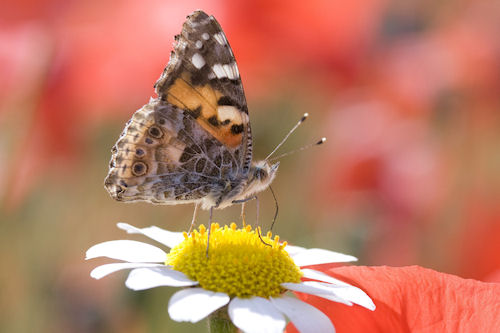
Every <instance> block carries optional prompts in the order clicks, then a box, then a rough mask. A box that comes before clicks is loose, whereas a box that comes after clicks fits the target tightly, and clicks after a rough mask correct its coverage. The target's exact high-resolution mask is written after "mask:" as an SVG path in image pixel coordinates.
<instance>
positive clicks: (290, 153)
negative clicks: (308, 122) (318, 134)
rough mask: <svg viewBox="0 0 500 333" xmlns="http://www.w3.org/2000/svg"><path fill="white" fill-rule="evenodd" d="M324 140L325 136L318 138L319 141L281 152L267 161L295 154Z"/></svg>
mask: <svg viewBox="0 0 500 333" xmlns="http://www.w3.org/2000/svg"><path fill="white" fill-rule="evenodd" d="M325 141H326V138H321V139H320V140H319V141H317V142H314V143H310V144H308V145H305V146H303V147H301V148H298V149H294V150H292V151H289V152H287V153H284V154H281V155H278V156H275V157H273V158H271V159H270V160H269V161H275V160H278V159H280V158H282V157H285V156H288V155H292V154H295V153H296V152H298V151H302V150H304V149H308V148H311V147H312V146H319V145H321V144H323V143H324V142H325Z"/></svg>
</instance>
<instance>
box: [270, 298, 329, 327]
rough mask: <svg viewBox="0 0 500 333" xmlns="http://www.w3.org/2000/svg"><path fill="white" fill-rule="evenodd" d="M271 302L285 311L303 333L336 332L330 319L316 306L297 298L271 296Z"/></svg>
mask: <svg viewBox="0 0 500 333" xmlns="http://www.w3.org/2000/svg"><path fill="white" fill-rule="evenodd" d="M270 300H271V303H272V304H273V305H274V306H275V307H276V308H278V309H279V310H280V311H281V312H283V313H284V314H285V315H286V316H287V317H288V318H290V320H291V321H292V323H293V324H294V325H295V327H296V328H297V330H298V331H299V332H301V333H309V332H310V333H317V332H322V333H323V332H325V333H328V332H335V328H334V327H333V324H332V322H331V321H330V319H329V318H328V317H327V316H326V315H325V314H324V313H323V312H321V311H320V310H318V309H316V308H315V307H314V306H312V305H310V304H307V303H304V302H302V301H301V300H298V299H296V298H292V297H287V296H282V297H276V298H272V297H271V299H270Z"/></svg>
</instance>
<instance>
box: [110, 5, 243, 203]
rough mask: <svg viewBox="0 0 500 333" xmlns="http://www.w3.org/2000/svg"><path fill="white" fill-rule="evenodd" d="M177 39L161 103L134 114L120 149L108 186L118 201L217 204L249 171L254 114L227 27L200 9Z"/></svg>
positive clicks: (114, 157) (161, 89) (160, 94)
mask: <svg viewBox="0 0 500 333" xmlns="http://www.w3.org/2000/svg"><path fill="white" fill-rule="evenodd" d="M207 36H208V37H207ZM176 40H177V43H176V45H175V48H174V51H173V52H172V55H171V58H170V61H169V63H168V65H167V67H166V68H165V71H164V72H163V74H162V76H161V77H160V79H159V80H158V82H157V83H156V85H155V88H156V92H157V94H158V98H157V99H152V100H151V101H150V102H149V103H148V104H146V105H145V106H144V107H142V108H141V109H139V110H138V111H136V112H135V113H134V115H133V117H132V119H131V120H130V121H129V122H128V123H127V125H126V126H125V129H124V131H123V132H122V135H121V136H120V139H119V140H118V141H117V143H116V144H115V146H114V147H113V155H112V158H111V162H110V171H109V174H108V176H107V177H106V180H105V186H106V188H107V190H108V192H109V193H110V194H111V195H112V197H113V198H115V199H117V200H120V201H149V202H153V203H166V204H176V203H188V202H196V201H199V200H203V199H207V198H209V199H210V200H209V201H211V203H210V204H213V203H214V202H215V200H216V199H215V198H216V197H217V196H218V195H220V194H221V193H222V192H223V191H224V188H225V187H226V186H227V182H228V181H229V182H230V183H231V187H237V186H238V185H239V183H241V182H242V179H244V178H246V175H247V174H248V170H249V167H250V162H251V158H252V141H251V130H250V124H249V121H248V110H247V106H246V101H245V96H244V93H243V87H242V84H241V80H240V77H239V72H238V68H237V66H236V62H235V60H234V56H233V54H232V51H231V48H230V47H229V44H228V43H227V39H226V37H225V35H224V33H223V32H222V29H221V28H220V26H219V24H218V23H217V21H215V19H214V18H213V17H209V16H208V15H206V14H205V13H204V12H201V11H197V12H195V13H193V14H192V15H190V16H188V19H187V21H186V22H185V23H184V26H183V29H182V32H181V34H180V35H179V36H178V37H176ZM200 44H201V45H200Z"/></svg>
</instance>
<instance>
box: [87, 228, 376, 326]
mask: <svg viewBox="0 0 500 333" xmlns="http://www.w3.org/2000/svg"><path fill="white" fill-rule="evenodd" d="M118 227H119V228H120V229H123V230H125V231H127V232H128V233H131V234H143V235H145V236H147V237H149V238H151V239H153V240H155V241H157V242H159V243H161V244H162V245H164V246H166V247H169V248H171V250H170V252H169V253H166V252H165V251H164V250H162V249H161V248H159V247H156V246H153V245H150V244H147V243H142V242H138V241H133V240H114V241H108V242H104V243H100V244H97V245H94V246H92V247H91V248H90V249H89V250H88V251H87V253H86V259H93V258H97V257H108V258H111V259H117V260H121V261H122V262H118V263H111V264H105V265H102V266H98V267H96V268H95V269H94V270H92V272H91V273H90V276H91V277H93V278H95V279H100V278H102V277H104V276H106V275H109V274H111V273H114V272H116V271H119V270H123V269H132V271H131V272H130V274H129V276H128V278H127V280H126V282H125V285H126V286H127V287H128V288H130V289H133V290H144V289H150V288H154V287H160V286H171V287H187V288H184V289H182V290H180V291H178V292H176V293H175V294H174V295H173V296H172V298H171V299H170V301H169V304H168V313H169V315H170V317H171V318H172V319H173V320H175V321H189V322H193V323H194V322H198V321H200V320H201V319H203V318H205V317H207V316H209V315H211V314H212V315H213V314H214V313H218V314H220V313H222V314H224V315H225V316H226V318H227V315H229V319H230V320H231V322H232V324H234V325H235V326H236V327H238V328H239V329H241V330H242V331H244V332H282V331H283V329H284V328H285V325H286V319H285V318H286V317H287V318H288V319H289V320H290V321H291V322H292V323H293V324H294V325H295V327H296V328H297V329H298V330H299V331H301V332H335V329H334V326H333V324H332V322H331V321H330V319H329V318H328V317H327V316H326V315H325V314H324V313H323V312H321V311H319V310H318V309H316V308H315V307H313V306H312V305H309V304H307V303H305V302H302V301H300V300H298V299H297V298H294V297H291V296H288V295H286V292H287V291H295V292H301V293H307V294H310V295H315V296H319V297H321V298H324V299H327V300H330V301H333V302H339V303H343V304H345V305H348V306H352V305H353V304H357V305H360V306H362V307H365V308H367V309H369V310H375V305H374V303H373V302H372V300H371V299H370V297H368V295H366V294H365V293H364V292H363V291H362V290H361V289H359V288H356V287H354V286H351V285H349V284H347V283H345V282H342V281H340V280H337V279H335V278H333V277H331V276H329V275H326V274H324V273H322V272H319V271H316V270H313V269H307V268H301V267H302V266H308V265H318V264H324V263H336V262H350V261H355V260H356V258H355V257H352V256H349V255H345V254H342V253H337V252H332V251H328V250H323V249H305V248H302V247H298V246H290V245H287V243H286V242H284V243H281V242H280V240H279V236H275V237H274V239H272V238H271V237H272V234H271V233H268V234H267V236H263V237H262V240H263V241H264V242H265V243H267V244H264V242H263V241H262V240H261V239H260V237H259V234H258V232H257V230H256V229H255V230H252V228H251V227H250V226H246V227H244V228H242V229H237V228H236V224H234V223H232V224H231V225H230V226H224V227H220V226H219V225H218V224H217V223H214V224H212V226H211V228H212V229H211V234H210V248H209V253H208V256H207V252H206V249H207V230H206V228H205V227H204V226H203V225H201V226H200V227H199V229H198V230H195V231H194V232H193V233H192V234H191V235H189V236H188V234H187V233H185V232H184V233H180V232H170V231H167V230H163V229H160V228H158V227H154V226H153V227H148V228H142V229H140V228H136V227H133V226H131V225H129V224H126V223H118ZM303 279H307V281H303ZM224 307H226V308H227V311H226V309H225V308H224Z"/></svg>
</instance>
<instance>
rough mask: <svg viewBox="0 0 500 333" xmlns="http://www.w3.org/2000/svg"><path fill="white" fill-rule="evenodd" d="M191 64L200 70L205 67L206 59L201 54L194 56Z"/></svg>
mask: <svg viewBox="0 0 500 333" xmlns="http://www.w3.org/2000/svg"><path fill="white" fill-rule="evenodd" d="M191 62H192V63H193V65H194V67H196V68H198V69H200V68H202V67H203V66H205V59H203V57H202V56H201V54H199V53H195V54H193V58H191Z"/></svg>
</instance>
